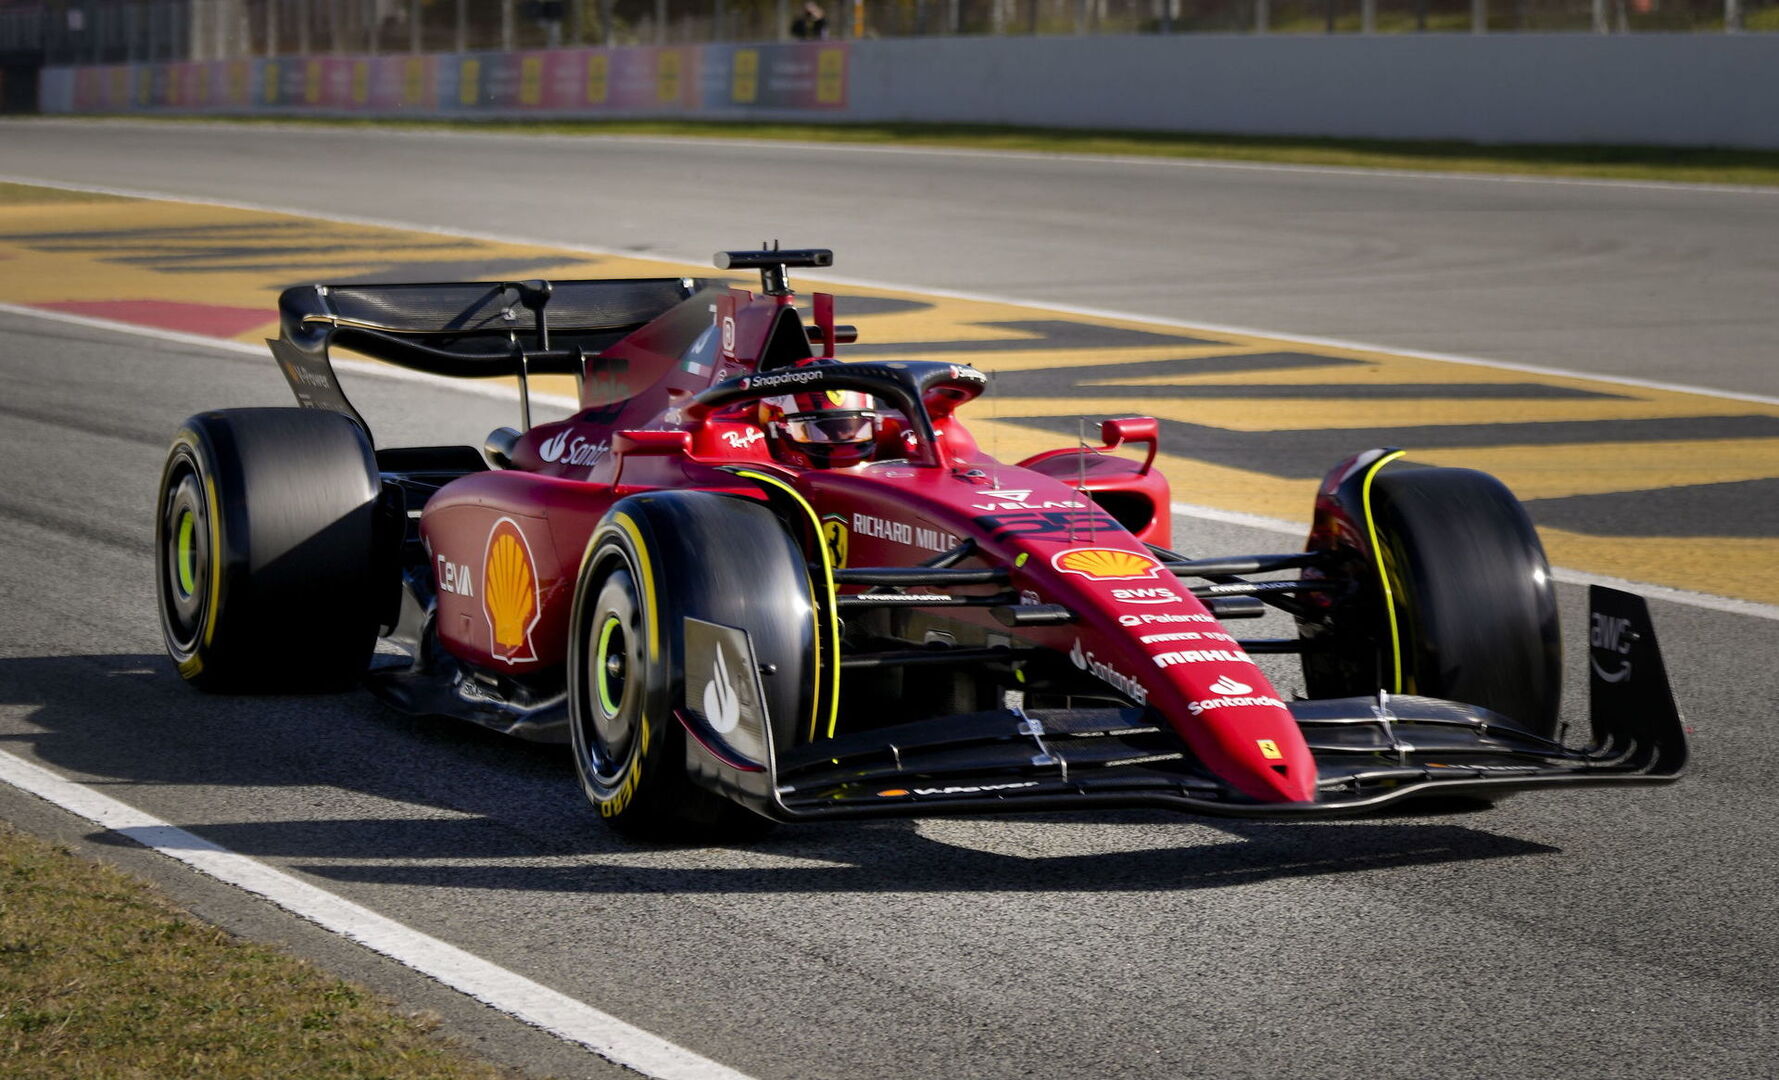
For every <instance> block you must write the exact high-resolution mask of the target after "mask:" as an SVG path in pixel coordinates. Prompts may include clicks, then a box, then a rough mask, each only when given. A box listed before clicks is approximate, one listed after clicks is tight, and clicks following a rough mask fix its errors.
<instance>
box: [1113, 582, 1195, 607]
mask: <svg viewBox="0 0 1779 1080" xmlns="http://www.w3.org/2000/svg"><path fill="white" fill-rule="evenodd" d="M1112 599H1114V600H1116V601H1118V602H1119V603H1120V604H1184V603H1185V602H1186V598H1185V597H1184V596H1181V595H1180V594H1179V593H1177V592H1175V591H1174V590H1172V589H1170V588H1168V587H1167V586H1165V585H1153V586H1149V587H1147V588H1138V589H1113V590H1112Z"/></svg>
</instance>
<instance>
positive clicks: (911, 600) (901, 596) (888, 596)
mask: <svg viewBox="0 0 1779 1080" xmlns="http://www.w3.org/2000/svg"><path fill="white" fill-rule="evenodd" d="M950 599H952V596H951V595H950V594H949V593H872V594H871V603H872V604H873V605H875V606H891V605H895V604H936V603H939V602H941V601H944V600H950Z"/></svg>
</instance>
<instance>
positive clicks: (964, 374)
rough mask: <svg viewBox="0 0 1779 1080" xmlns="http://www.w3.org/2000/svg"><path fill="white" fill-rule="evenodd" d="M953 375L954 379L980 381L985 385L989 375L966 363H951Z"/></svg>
mask: <svg viewBox="0 0 1779 1080" xmlns="http://www.w3.org/2000/svg"><path fill="white" fill-rule="evenodd" d="M951 377H952V378H954V379H962V380H963V381H964V382H979V383H982V384H984V385H986V384H987V383H988V376H987V375H984V374H982V372H980V371H977V370H976V369H975V368H973V367H968V366H966V365H964V364H953V365H951Z"/></svg>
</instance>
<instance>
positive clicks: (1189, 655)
mask: <svg viewBox="0 0 1779 1080" xmlns="http://www.w3.org/2000/svg"><path fill="white" fill-rule="evenodd" d="M1151 659H1153V660H1154V661H1155V666H1156V667H1158V668H1168V667H1173V666H1174V665H1175V664H1209V663H1213V662H1216V661H1222V662H1224V663H1230V664H1251V663H1253V662H1254V661H1253V659H1252V658H1251V657H1249V656H1248V654H1247V653H1245V652H1243V651H1242V650H1240V649H1188V650H1186V651H1185V652H1164V653H1156V654H1155V655H1154V657H1152V658H1151ZM1226 681H1227V682H1235V680H1233V679H1230V678H1229V676H1227V675H1225V676H1224V677H1223V678H1221V679H1218V680H1217V682H1216V684H1213V685H1212V687H1211V689H1213V690H1216V691H1217V693H1219V694H1245V693H1247V692H1248V690H1249V687H1245V686H1242V688H1241V689H1240V690H1224V689H1222V688H1221V686H1222V684H1223V683H1224V682H1226ZM1235 685H1237V686H1241V685H1242V684H1241V683H1235Z"/></svg>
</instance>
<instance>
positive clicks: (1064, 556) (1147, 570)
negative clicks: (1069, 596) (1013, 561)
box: [1050, 548, 1161, 581]
mask: <svg viewBox="0 0 1779 1080" xmlns="http://www.w3.org/2000/svg"><path fill="white" fill-rule="evenodd" d="M1050 565H1051V566H1053V567H1055V568H1056V569H1057V570H1060V571H1061V572H1063V573H1065V574H1079V575H1080V576H1082V577H1084V578H1093V579H1095V580H1096V581H1133V580H1137V579H1140V578H1151V577H1155V576H1156V575H1157V574H1158V573H1160V572H1161V564H1160V563H1158V562H1156V561H1155V560H1154V559H1151V558H1150V557H1149V556H1147V555H1139V554H1138V553H1136V552H1134V551H1123V550H1120V549H1118V548H1071V549H1069V550H1068V551H1059V552H1057V553H1056V554H1055V555H1052V556H1051V557H1050Z"/></svg>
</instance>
